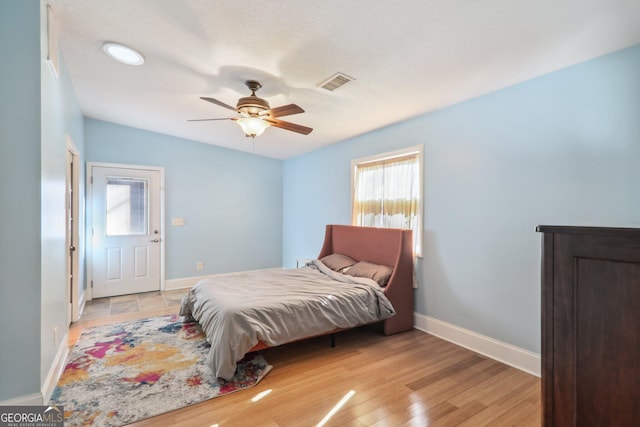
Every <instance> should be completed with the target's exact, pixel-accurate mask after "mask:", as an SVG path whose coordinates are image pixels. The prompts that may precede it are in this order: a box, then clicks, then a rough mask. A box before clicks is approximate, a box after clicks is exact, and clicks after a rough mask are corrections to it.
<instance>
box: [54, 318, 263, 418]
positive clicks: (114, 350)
mask: <svg viewBox="0 0 640 427" xmlns="http://www.w3.org/2000/svg"><path fill="white" fill-rule="evenodd" d="M209 348H210V345H209V343H207V341H206V340H205V337H204V332H202V329H201V328H200V325H199V324H197V323H182V320H181V318H180V317H179V316H177V315H170V316H161V317H153V318H149V319H142V320H136V321H132V322H126V323H119V324H116V325H106V326H98V327H94V328H88V329H85V330H84V331H82V334H81V335H80V338H79V339H78V342H77V344H76V346H75V347H74V348H73V351H72V352H71V354H70V355H69V358H68V359H67V365H66V367H65V369H64V372H63V373H62V376H61V377H60V380H59V381H58V385H57V387H56V389H55V391H54V392H53V396H52V398H51V402H50V403H49V405H64V411H65V422H64V425H65V426H91V425H95V426H121V425H124V424H129V423H132V422H135V421H140V420H142V419H145V418H149V417H153V416H155V415H159V414H162V413H165V412H169V411H173V410H175V409H178V408H182V407H185V406H188V405H192V404H194V403H198V402H202V401H204V400H208V399H212V398H214V397H218V396H222V395H224V394H227V393H231V392H234V391H237V390H242V389H244V388H248V387H252V386H254V385H256V384H257V383H258V381H260V380H261V379H262V378H263V377H264V376H265V375H266V374H267V373H268V372H269V371H270V370H271V365H269V364H268V363H267V362H266V360H265V359H264V358H263V357H262V356H261V355H260V354H258V353H251V354H248V355H247V356H246V357H245V358H244V359H243V360H242V361H241V362H239V363H238V370H237V371H236V375H235V377H233V379H232V380H231V381H229V382H218V381H216V379H215V378H213V376H212V375H211V370H210V369H209V368H208V367H207V366H206V364H205V360H206V356H207V354H208V352H209Z"/></svg>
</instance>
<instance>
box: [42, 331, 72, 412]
mask: <svg viewBox="0 0 640 427" xmlns="http://www.w3.org/2000/svg"><path fill="white" fill-rule="evenodd" d="M68 342H69V333H68V332H67V333H66V334H64V337H63V338H62V339H61V340H60V345H59V346H58V351H57V352H56V357H55V359H54V360H53V364H51V368H50V369H49V373H48V374H47V378H46V379H45V381H44V384H43V385H42V403H40V404H41V405H45V404H46V403H47V402H49V400H51V395H52V394H53V390H54V389H55V388H56V385H57V384H58V379H60V375H62V371H63V370H64V366H65V361H66V360H67V356H68V355H69V344H68Z"/></svg>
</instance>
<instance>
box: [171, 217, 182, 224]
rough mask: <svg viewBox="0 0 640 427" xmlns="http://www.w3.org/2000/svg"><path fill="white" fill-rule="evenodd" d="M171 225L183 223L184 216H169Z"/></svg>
mask: <svg viewBox="0 0 640 427" xmlns="http://www.w3.org/2000/svg"><path fill="white" fill-rule="evenodd" d="M171 225H184V218H182V217H175V218H171Z"/></svg>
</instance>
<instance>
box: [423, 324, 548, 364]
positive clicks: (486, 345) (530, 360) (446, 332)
mask: <svg viewBox="0 0 640 427" xmlns="http://www.w3.org/2000/svg"><path fill="white" fill-rule="evenodd" d="M414 327H415V328H416V329H418V330H421V331H423V332H427V333H429V334H431V335H435V336H436V337H438V338H442V339H444V340H447V341H450V342H452V343H454V344H456V345H459V346H460V347H464V348H467V349H469V350H472V351H475V352H476V353H480V354H482V355H484V356H487V357H490V358H492V359H495V360H497V361H499V362H502V363H505V364H507V365H509V366H513V367H514V368H517V369H520V370H521V371H524V372H527V373H529V374H532V375H535V376H537V377H539V376H540V373H541V359H540V355H539V354H537V353H533V352H531V351H528V350H525V349H523V348H520V347H516V346H514V345H511V344H507V343H505V342H502V341H498V340H495V339H493V338H489V337H487V336H484V335H481V334H478V333H476V332H473V331H470V330H468V329H464V328H461V327H459V326H455V325H452V324H451V323H447V322H443V321H442V320H438V319H434V318H433V317H429V316H425V315H423V314H418V313H414Z"/></svg>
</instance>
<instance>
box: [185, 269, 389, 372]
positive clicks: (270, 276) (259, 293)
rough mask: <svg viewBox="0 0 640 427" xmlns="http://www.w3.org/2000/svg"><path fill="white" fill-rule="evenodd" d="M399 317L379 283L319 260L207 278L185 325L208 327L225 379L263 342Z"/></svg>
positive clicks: (195, 292)
mask: <svg viewBox="0 0 640 427" xmlns="http://www.w3.org/2000/svg"><path fill="white" fill-rule="evenodd" d="M393 314H395V311H394V309H393V307H392V305H391V303H390V302H389V300H388V299H387V297H386V296H385V295H384V293H383V292H382V288H380V287H379V286H378V284H377V283H376V282H374V281H373V280H369V279H365V278H357V277H352V276H348V275H344V274H341V273H336V272H334V271H333V270H331V269H329V268H328V267H326V266H325V265H324V264H323V263H322V262H321V261H318V260H314V261H312V262H311V263H309V264H308V265H307V266H306V267H304V268H298V269H291V270H265V271H253V272H246V273H233V274H227V275H221V276H218V277H216V278H215V279H204V280H201V281H200V282H198V283H197V284H196V285H195V286H194V287H193V288H192V289H191V290H190V291H189V293H188V294H187V295H185V296H184V298H183V300H182V306H181V308H180V315H182V316H185V321H193V320H194V319H195V320H196V321H197V322H199V323H200V325H201V326H202V328H203V330H204V332H205V334H206V336H207V341H208V342H209V343H210V344H211V349H210V350H209V356H208V360H207V362H208V364H209V366H210V367H211V370H212V372H213V373H214V375H215V376H217V377H219V378H222V379H225V380H230V379H231V378H232V377H233V375H234V373H235V371H236V363H237V362H238V361H239V360H241V359H242V358H243V357H244V355H245V354H246V353H247V351H249V350H250V349H251V348H252V347H253V346H254V345H256V344H257V343H258V341H262V342H264V343H265V344H267V345H269V346H276V345H280V344H284V343H287V342H290V341H293V340H297V339H301V338H305V337H309V336H313V335H318V334H322V333H326V332H330V331H332V330H334V329H336V328H351V327H354V326H358V325H363V324H366V323H371V322H376V321H379V320H383V319H386V318H388V317H390V316H392V315H393Z"/></svg>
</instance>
